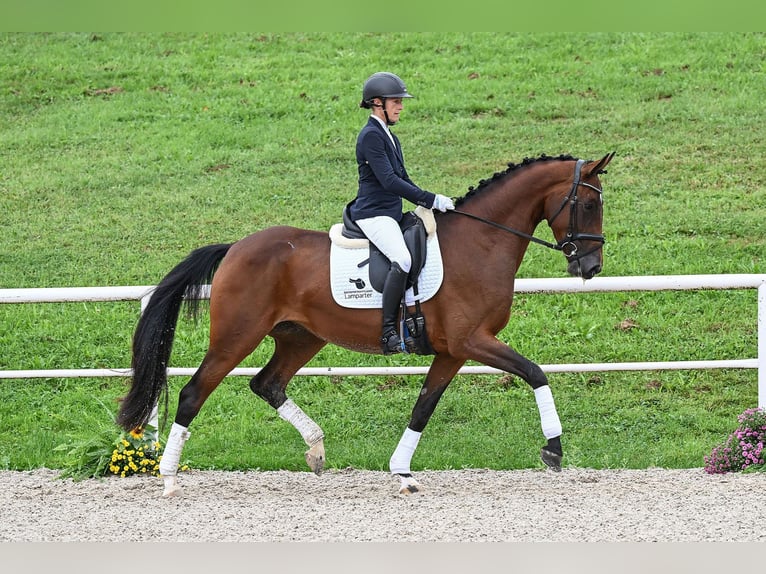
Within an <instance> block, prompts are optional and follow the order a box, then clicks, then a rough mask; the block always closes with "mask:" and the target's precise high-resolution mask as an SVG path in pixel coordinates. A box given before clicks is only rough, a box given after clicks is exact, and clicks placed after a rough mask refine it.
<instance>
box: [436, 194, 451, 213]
mask: <svg viewBox="0 0 766 574" xmlns="http://www.w3.org/2000/svg"><path fill="white" fill-rule="evenodd" d="M432 209H438V210H439V211H441V212H442V213H443V212H445V211H447V210H448V209H455V204H454V203H452V200H451V199H450V198H449V197H447V196H446V195H439V194H437V195H436V199H434V205H433V208H432Z"/></svg>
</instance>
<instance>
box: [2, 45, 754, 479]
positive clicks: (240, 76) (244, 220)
mask: <svg viewBox="0 0 766 574" xmlns="http://www.w3.org/2000/svg"><path fill="white" fill-rule="evenodd" d="M764 40H766V36H765V35H764V34H760V33H753V34H741V33H725V34H723V33H718V34H706V33H651V34H627V33H599V34H564V33H551V34H543V33H540V34H532V33H528V34H495V33H493V34H482V33H470V34H469V33H466V34H459V33H427V34H415V33H384V34H371V33H364V34H361V33H360V34H352V33H311V34H298V33H294V34H269V33H263V34H260V33H254V34H159V33H157V34H118V33H108V34H107V33H103V34H102V33H87V34H86V33H82V34H75V33H72V34H9V33H6V34H2V35H0V224H2V228H3V231H4V233H3V238H2V250H0V288H16V287H60V286H61V287H63V286H101V285H150V284H155V283H157V282H158V281H159V280H160V279H161V278H162V276H163V275H164V274H165V273H166V272H167V271H169V270H170V268H171V267H172V266H174V265H175V264H176V263H177V262H178V261H179V260H180V259H181V258H183V257H184V256H185V255H186V254H187V253H188V252H189V251H190V250H192V249H194V248H196V247H198V246H201V245H204V244H209V243H218V242H228V241H235V240H237V239H239V238H241V237H243V236H245V235H247V234H249V233H251V232H253V231H256V230H259V229H263V228H265V227H268V226H271V225H276V224H290V225H296V226H299V227H308V228H312V229H320V230H321V229H329V227H330V226H331V225H332V224H333V223H336V222H337V221H338V220H339V219H340V212H341V209H342V207H343V206H344V205H345V203H346V202H348V201H349V200H350V199H351V198H352V197H353V196H354V193H355V186H356V166H355V162H354V156H353V148H354V141H355V138H356V134H357V132H358V129H359V128H360V127H361V125H362V123H363V122H364V121H365V119H366V112H364V111H363V110H360V109H359V108H358V105H357V104H358V101H359V99H360V90H361V85H362V83H363V81H364V79H365V78H366V77H367V76H368V75H369V74H370V73H372V72H374V71H377V70H391V71H394V72H396V73H398V74H400V75H401V76H402V77H403V78H405V80H406V81H407V83H408V87H409V88H410V91H411V92H412V93H414V94H415V96H416V98H415V99H414V100H411V101H409V102H407V105H406V107H405V110H404V113H403V115H402V121H401V123H400V125H398V126H397V127H396V128H395V131H396V133H397V134H398V136H399V137H400V139H401V140H402V143H403V147H404V150H405V153H406V155H407V158H406V159H407V165H408V169H409V171H410V174H411V175H412V177H413V179H414V180H415V181H416V182H418V183H419V184H420V185H421V186H422V187H424V188H426V189H429V190H431V191H434V192H437V193H444V194H446V195H449V196H452V197H459V196H461V195H464V194H465V193H466V192H467V190H468V188H469V186H474V185H476V184H477V183H478V182H479V181H480V180H481V179H484V178H487V177H490V176H491V175H492V174H493V173H494V172H496V171H502V170H503V169H504V168H505V166H506V163H507V162H509V161H510V162H518V161H520V160H522V159H523V158H524V157H532V156H537V155H540V154H542V153H545V154H548V155H558V154H560V153H567V154H572V155H575V156H577V157H583V158H588V159H594V158H598V157H601V156H602V155H603V154H605V153H607V152H609V151H612V150H615V151H616V152H617V156H616V158H615V160H614V161H613V162H612V165H611V166H610V167H609V170H608V174H607V175H605V176H603V179H602V181H603V184H604V187H605V194H604V197H605V219H604V232H605V235H606V237H607V244H606V246H605V269H604V272H603V274H602V275H605V276H622V275H660V274H698V273H714V274H723V273H764V272H766V271H764V269H766V267H765V266H764V261H763V257H762V253H763V251H764V248H765V247H766V237H765V236H766V234H764V225H763V221H764V218H766V193H764V189H763V182H764V181H765V180H766V179H765V178H764V176H765V175H766V167H765V166H764V163H763V161H762V159H761V158H763V157H764V156H766V143H765V142H764V130H763V126H764V124H765V123H766V111H764V109H763V106H762V105H761V103H760V100H761V97H762V92H763V81H762V78H763V72H764V61H765V60H766V47H765V46H766V42H765V41H764ZM537 234H538V236H540V237H541V238H544V239H549V238H550V237H549V236H548V234H549V231H548V229H547V227H546V226H541V228H540V229H539V230H538V233H537ZM564 274H565V265H564V261H563V259H562V258H561V256H560V255H559V254H556V253H553V252H551V251H548V250H546V249H543V248H538V247H536V246H532V247H530V249H529V251H528V253H527V256H526V258H525V260H524V263H523V265H522V267H521V270H520V273H519V276H520V277H561V276H564ZM755 301H756V298H755V293H754V292H750V291H724V292H713V291H709V292H696V293H695V292H679V293H615V294H583V295H520V296H518V297H517V299H516V301H515V303H514V308H513V312H512V316H511V321H510V323H509V325H508V327H507V328H506V329H505V331H504V332H503V333H502V336H501V338H502V339H503V340H505V341H507V342H508V343H509V344H511V345H512V346H514V347H515V348H516V349H517V350H518V351H519V352H521V353H523V354H525V355H526V356H528V357H530V358H531V359H533V360H535V361H536V362H538V363H542V364H547V363H569V362H575V363H579V362H612V361H644V360H658V361H659V360H694V359H700V360H701V359H727V358H749V357H755V356H756V354H757V349H756V327H757V324H756V306H755ZM137 317H138V306H137V304H128V303H110V304H101V303H99V304H96V303H80V304H56V305H52V304H39V305H2V306H0V345H2V349H3V352H2V355H1V356H0V368H2V369H9V370H10V369H14V370H15V369H42V368H98V367H127V366H128V365H129V362H130V337H131V334H132V330H133V328H134V326H135V322H136V320H137ZM206 337H207V324H206V322H205V321H203V322H202V323H201V324H199V325H194V324H192V323H190V322H182V323H181V324H180V325H179V330H178V336H177V340H176V345H175V348H174V354H173V358H172V363H173V365H174V366H196V365H197V363H198V362H199V360H200V359H201V357H202V355H203V354H204V351H205V346H206ZM269 353H270V347H269V343H268V342H267V343H265V344H264V345H263V346H262V348H260V349H258V350H257V351H256V352H255V353H254V354H253V355H252V356H251V357H249V358H248V359H247V360H246V362H245V363H244V364H243V365H244V366H262V365H263V364H264V362H265V361H266V360H267V359H268V357H269ZM428 362H429V361H428V358H424V357H401V356H398V357H393V358H391V357H368V356H362V355H358V354H354V353H350V352H346V351H342V350H340V349H337V348H335V347H328V348H326V349H324V350H323V351H322V352H321V353H320V355H319V356H317V357H316V358H315V359H314V360H313V361H312V362H311V363H310V365H309V366H312V365H316V366H325V365H339V366H358V365H368V364H373V365H389V364H390V365H404V364H428ZM550 379H551V386H552V388H553V391H554V395H555V397H556V400H557V405H558V408H559V413H560V415H561V419H562V422H563V425H564V430H565V435H564V447H565V457H566V458H565V464H569V465H577V466H587V467H594V468H604V467H628V468H642V467H648V466H665V467H676V468H685V467H697V466H702V464H703V462H702V457H703V455H704V454H707V453H708V452H709V451H710V449H711V448H712V446H714V445H715V444H717V443H718V442H720V441H721V440H722V439H723V438H725V436H726V434H728V432H729V431H731V430H732V429H733V427H734V426H736V415H737V414H739V413H740V412H741V411H742V410H744V409H745V408H748V407H752V406H755V404H756V401H757V383H756V373H755V371H738V370H716V371H677V372H636V373H611V372H610V373H596V374H588V375H577V374H553V375H551V377H550ZM171 382H172V394H171V407H172V408H173V409H174V407H175V399H176V396H177V391H178V390H179V389H180V387H181V386H182V385H183V384H184V383H185V380H184V379H181V378H174V379H172V381H171ZM419 387H420V380H419V378H418V377H397V378H391V379H385V378H380V377H366V378H362V377H359V378H356V377H344V378H342V379H341V378H328V377H316V378H301V379H298V380H296V381H294V382H293V383H292V385H291V387H290V394H291V396H292V397H293V398H294V400H295V401H296V402H297V403H298V404H300V405H301V406H302V407H303V408H304V410H306V411H307V412H308V413H309V414H310V415H312V416H313V417H314V418H315V420H316V421H317V422H318V423H319V424H320V425H321V426H322V427H323V428H324V430H325V434H326V435H327V448H328V465H329V466H331V467H338V468H342V467H346V466H354V467H357V468H369V469H383V468H387V464H388V458H389V456H390V454H391V452H392V450H393V448H394V447H395V445H396V442H397V440H398V438H399V436H400V434H401V432H402V430H403V429H404V428H405V426H406V424H407V421H408V419H409V413H410V409H411V408H412V405H413V404H414V401H415V398H416V396H417V393H418V390H419ZM124 392H125V386H124V381H121V380H118V379H84V380H71V379H69V380H58V379H56V380H53V379H52V380H38V379H33V380H0V468H11V469H28V468H36V467H41V466H47V467H52V468H60V467H62V466H63V465H65V464H66V455H65V453H64V452H62V451H54V450H53V449H54V448H55V447H56V446H57V445H59V444H62V443H66V442H67V441H70V440H74V439H78V438H82V437H87V436H89V435H90V434H91V433H95V432H98V431H99V429H103V428H104V427H105V426H107V427H108V425H110V424H111V421H110V412H113V411H114V409H115V399H116V398H117V397H119V396H121V395H122V394H124ZM171 414H172V413H171ZM192 432H193V438H192V440H190V441H189V443H188V444H187V447H186V449H185V451H184V455H185V456H188V459H189V462H190V464H192V466H194V467H196V468H225V469H235V468H263V469H276V468H286V469H303V468H304V463H303V457H302V452H303V450H305V447H304V445H303V443H302V441H301V440H300V437H299V436H298V435H297V433H296V432H295V431H294V429H292V428H291V427H289V426H288V425H286V424H285V423H284V422H282V421H281V420H280V419H279V418H278V417H277V416H276V414H275V413H274V412H273V411H272V410H271V409H270V408H269V407H267V406H266V405H265V404H264V403H262V402H261V401H260V399H257V398H256V397H255V396H254V395H252V393H250V391H249V390H248V388H247V385H246V379H242V378H231V379H227V380H226V381H225V382H224V383H223V384H222V385H221V387H220V388H219V389H218V390H217V391H216V392H215V393H214V394H213V395H212V396H211V398H210V399H209V401H208V402H207V403H206V405H205V407H204V408H203V409H202V412H201V413H200V415H199V417H198V418H197V419H196V420H195V422H194V425H193V428H192ZM541 441H542V436H541V433H540V430H539V417H538V414H537V410H536V407H535V404H534V400H533V398H532V394H531V392H530V390H529V389H528V388H527V387H526V385H525V384H524V383H523V382H522V381H519V380H516V379H513V378H511V377H495V376H480V377H458V378H457V379H456V380H455V381H454V383H453V384H452V386H451V387H450V390H449V391H448V392H447V393H446V394H445V396H444V398H443V399H442V402H441V403H440V405H439V407H438V409H437V411H436V413H435V415H434V417H433V419H432V421H431V423H430V424H429V426H428V428H427V430H426V432H425V434H424V438H423V440H422V441H421V444H420V447H419V449H418V452H417V454H416V456H415V459H414V460H413V469H418V468H434V469H435V468H460V467H489V468H497V469H505V468H529V467H534V466H536V465H538V464H539V462H538V460H537V453H538V449H539V446H540V445H541V444H542V442H541Z"/></svg>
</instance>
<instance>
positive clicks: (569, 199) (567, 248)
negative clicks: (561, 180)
mask: <svg viewBox="0 0 766 574" xmlns="http://www.w3.org/2000/svg"><path fill="white" fill-rule="evenodd" d="M583 165H585V160H582V159H578V160H577V163H576V164H575V173H574V180H572V188H571V189H570V190H569V193H568V194H567V196H566V197H565V198H564V201H563V202H562V203H561V207H559V208H558V210H557V211H556V213H555V214H553V217H551V218H550V219H549V220H548V226H551V225H553V222H554V221H555V219H556V218H557V217H558V216H559V214H560V213H561V212H562V211H563V210H564V207H566V204H567V203H569V227H568V228H567V234H566V236H565V237H564V238H563V239H562V240H561V241H559V242H558V243H557V244H556V245H555V246H554V247H553V248H554V249H557V250H559V251H561V252H562V253H563V254H564V256H565V257H566V258H567V259H570V260H578V259H581V258H582V257H585V256H586V255H590V254H591V253H593V252H594V251H597V250H599V249H601V246H602V245H603V244H604V243H605V242H606V239H604V236H603V235H600V234H599V235H597V234H595V233H580V232H579V231H578V230H577V191H578V190H579V189H580V186H583V187H587V188H590V189H592V190H593V191H595V192H598V196H599V199H601V193H602V191H601V190H600V189H599V188H597V187H596V186H595V185H591V184H589V183H585V182H584V181H581V179H580V172H581V171H582V166H583ZM578 240H580V241H598V242H599V243H601V245H599V246H598V247H594V248H593V249H591V250H590V251H588V252H586V253H583V254H582V255H579V256H578V255H577V245H575V243H574V242H575V241H578Z"/></svg>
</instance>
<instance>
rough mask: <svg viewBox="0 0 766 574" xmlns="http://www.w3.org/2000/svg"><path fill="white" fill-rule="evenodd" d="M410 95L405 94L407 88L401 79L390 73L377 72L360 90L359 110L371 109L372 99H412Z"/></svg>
mask: <svg viewBox="0 0 766 574" xmlns="http://www.w3.org/2000/svg"><path fill="white" fill-rule="evenodd" d="M412 97H414V96H413V95H412V94H409V93H408V92H407V86H405V85H404V82H403V81H402V79H401V78H400V77H399V76H397V75H396V74H392V73H391V72H377V73H375V74H373V75H372V76H370V77H369V78H367V81H366V82H365V83H364V87H363V88H362V101H361V102H360V103H359V107H360V108H367V109H369V108H371V107H372V100H373V99H374V98H381V99H383V100H385V99H386V98H412Z"/></svg>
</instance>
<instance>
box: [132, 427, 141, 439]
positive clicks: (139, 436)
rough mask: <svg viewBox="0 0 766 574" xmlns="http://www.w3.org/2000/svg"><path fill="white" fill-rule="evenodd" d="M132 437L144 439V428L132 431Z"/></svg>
mask: <svg viewBox="0 0 766 574" xmlns="http://www.w3.org/2000/svg"><path fill="white" fill-rule="evenodd" d="M130 436H132V437H133V438H143V436H144V429H142V428H140V427H139V428H135V429H133V430H132V431H130Z"/></svg>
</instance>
